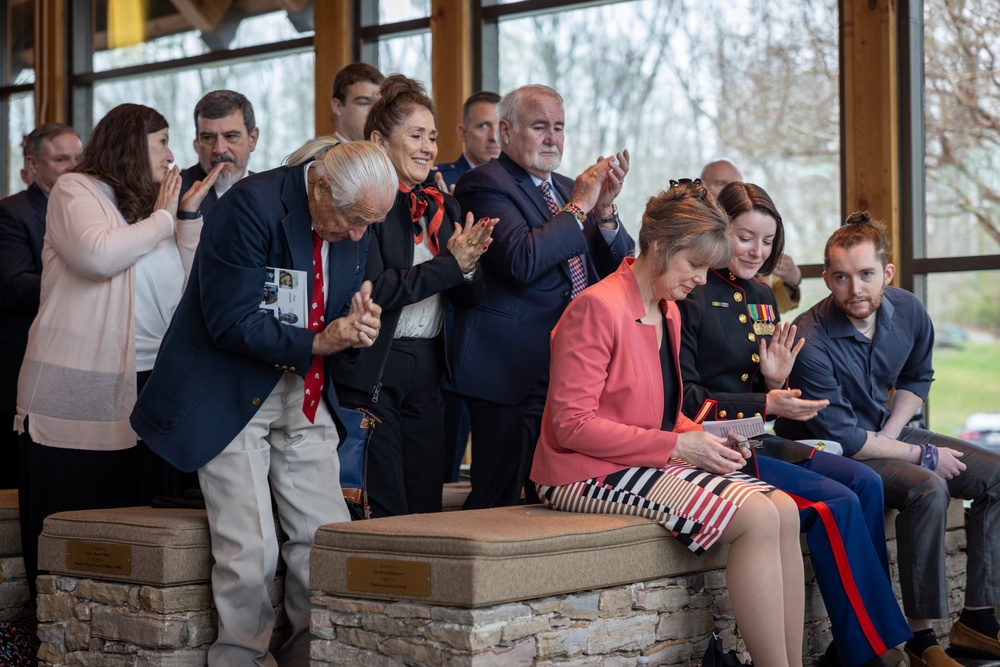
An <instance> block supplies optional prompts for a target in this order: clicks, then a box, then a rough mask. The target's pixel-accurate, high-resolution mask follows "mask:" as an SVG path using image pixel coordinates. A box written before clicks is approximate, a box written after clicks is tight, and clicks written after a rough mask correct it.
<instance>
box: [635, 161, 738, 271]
mask: <svg viewBox="0 0 1000 667" xmlns="http://www.w3.org/2000/svg"><path fill="white" fill-rule="evenodd" d="M670 185H671V187H670V189H669V190H662V191H660V193H659V194H657V195H655V196H653V197H650V198H649V201H648V202H647V203H646V211H645V212H644V213H643V214H642V228H641V229H639V252H641V253H646V252H650V251H651V249H652V247H653V244H654V243H655V244H656V247H657V249H658V253H657V254H656V256H655V257H651V258H650V260H651V262H650V266H651V267H652V268H653V273H654V274H656V275H660V274H662V273H664V272H666V270H667V267H668V266H669V265H670V258H671V257H673V256H674V254H676V253H678V252H681V251H685V250H686V251H687V252H688V255H689V257H688V258H689V259H690V260H691V262H692V263H694V264H696V265H698V266H726V265H727V264H729V260H730V259H731V258H732V252H733V245H732V242H731V241H730V239H729V236H728V231H729V216H727V215H726V212H725V211H724V210H722V207H720V206H719V205H718V204H717V203H716V201H715V199H713V198H712V195H711V194H710V193H709V192H708V189H707V188H706V187H705V186H704V185H703V184H702V182H701V179H695V180H693V181H691V180H687V179H684V180H683V181H680V182H678V181H671V182H670Z"/></svg>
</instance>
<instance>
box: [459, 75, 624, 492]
mask: <svg viewBox="0 0 1000 667" xmlns="http://www.w3.org/2000/svg"><path fill="white" fill-rule="evenodd" d="M499 112H500V124H499V128H500V144H501V148H502V150H503V152H502V153H501V154H500V157H499V158H497V159H495V160H490V161H489V162H487V163H486V164H484V165H482V166H480V167H477V168H476V169H473V170H471V171H468V172H466V173H465V175H464V176H462V178H460V179H459V181H458V187H457V188H456V189H455V196H456V198H457V199H458V201H459V203H460V204H461V205H462V212H463V213H467V212H469V211H471V212H473V214H474V215H475V216H477V217H481V216H488V217H491V218H499V219H500V222H499V223H497V226H496V228H495V229H494V231H493V245H492V246H491V247H490V252H488V253H486V254H485V255H484V256H483V260H482V262H481V266H482V267H483V269H484V271H485V280H486V296H485V298H484V299H483V300H482V301H481V302H480V303H479V305H478V306H476V307H475V308H473V309H471V310H465V311H458V312H456V313H455V334H454V337H453V340H452V347H451V352H452V355H453V364H452V368H453V369H454V381H453V384H454V386H455V391H456V392H457V393H458V394H460V395H461V396H463V397H464V398H465V400H466V402H467V403H468V404H469V410H470V413H471V416H472V469H471V477H472V493H471V494H470V495H469V498H468V500H467V501H466V507H467V508H470V509H472V508H481V507H497V506H504V505H513V504H517V503H519V502H520V498H521V489H522V487H523V486H524V484H525V482H526V481H527V477H528V471H529V470H530V469H531V460H532V456H533V453H534V448H535V441H536V440H537V439H538V432H539V425H540V423H541V416H542V408H543V407H544V405H545V392H546V390H547V388H548V379H549V332H550V331H551V330H552V327H554V326H555V323H556V321H558V319H559V316H560V315H562V312H563V310H564V309H565V308H566V306H567V304H569V302H570V299H572V298H573V297H574V296H576V294H577V293H579V290H580V289H582V288H583V287H586V285H588V284H593V283H595V282H597V281H598V280H600V279H602V278H603V277H605V276H607V275H608V274H610V273H612V272H613V271H614V270H615V269H617V268H618V265H619V264H620V263H621V261H622V259H624V258H625V257H627V256H630V255H631V254H632V253H633V251H634V249H635V243H634V241H633V240H632V238H631V237H630V236H629V235H628V232H626V231H625V228H624V227H623V226H622V224H621V222H620V221H619V220H618V213H617V208H616V207H615V205H614V200H615V197H616V196H617V195H618V193H619V192H621V188H622V182H623V181H624V179H625V174H626V173H627V172H628V152H627V151H625V152H622V153H619V154H618V156H617V158H616V157H614V156H612V157H608V158H601V159H600V160H598V161H597V163H596V164H594V165H592V166H590V167H587V169H585V170H584V172H583V173H582V174H580V175H579V176H578V177H577V178H576V181H575V182H574V181H573V180H572V179H570V178H567V177H565V176H562V175H560V174H556V173H554V172H555V170H556V169H557V168H558V166H559V163H560V161H561V159H562V149H563V125H564V119H565V114H564V112H563V103H562V97H560V95H559V94H558V93H557V92H556V91H554V90H552V89H551V88H549V87H547V86H540V85H530V86H523V87H521V88H518V89H517V90H514V91H512V92H510V93H508V94H507V95H506V96H504V98H503V100H501V102H500V109H499ZM545 190H547V191H548V192H549V193H550V194H549V195H548V200H547V196H546V194H544V191H545ZM525 491H526V494H527V497H528V498H529V499H534V498H537V496H536V495H535V493H534V489H533V488H530V487H529V488H527V489H525Z"/></svg>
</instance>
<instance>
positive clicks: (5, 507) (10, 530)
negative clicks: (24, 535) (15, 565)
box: [0, 489, 21, 556]
mask: <svg viewBox="0 0 1000 667" xmlns="http://www.w3.org/2000/svg"><path fill="white" fill-rule="evenodd" d="M20 555H21V528H20V524H19V523H18V519H17V489H0V556H20Z"/></svg>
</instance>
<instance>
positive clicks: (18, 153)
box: [0, 93, 35, 198]
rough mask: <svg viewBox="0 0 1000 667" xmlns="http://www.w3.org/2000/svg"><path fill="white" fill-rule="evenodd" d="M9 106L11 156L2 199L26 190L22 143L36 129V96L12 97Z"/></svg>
mask: <svg viewBox="0 0 1000 667" xmlns="http://www.w3.org/2000/svg"><path fill="white" fill-rule="evenodd" d="M7 105H8V106H7V112H8V114H9V117H10V124H9V125H8V126H7V141H8V144H7V145H8V146H10V154H9V155H7V175H8V179H7V183H4V192H3V194H2V195H0V198H2V197H6V196H7V195H12V194H14V193H15V192H20V191H21V190H23V189H24V187H25V185H24V181H23V180H22V179H21V168H22V167H23V166H24V157H23V155H24V154H23V152H22V150H21V141H22V140H23V139H24V135H26V134H28V133H29V132H31V131H32V130H33V129H35V96H34V95H33V94H32V93H23V94H21V95H11V96H10V98H9V100H8V102H7Z"/></svg>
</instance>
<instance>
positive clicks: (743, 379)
mask: <svg viewBox="0 0 1000 667" xmlns="http://www.w3.org/2000/svg"><path fill="white" fill-rule="evenodd" d="M749 379H750V374H749V373H744V374H743V375H741V376H740V382H746V381H747V380H749Z"/></svg>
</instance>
